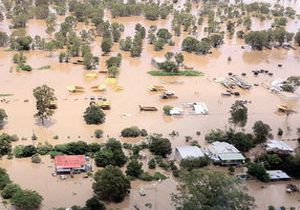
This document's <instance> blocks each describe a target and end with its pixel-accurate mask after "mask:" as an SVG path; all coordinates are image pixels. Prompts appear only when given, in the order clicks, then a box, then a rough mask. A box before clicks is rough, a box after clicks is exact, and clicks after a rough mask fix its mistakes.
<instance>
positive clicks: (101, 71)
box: [98, 70, 108, 74]
mask: <svg viewBox="0 0 300 210" xmlns="http://www.w3.org/2000/svg"><path fill="white" fill-rule="evenodd" d="M98 72H99V73H100V74H107V73H108V70H100V71H98Z"/></svg>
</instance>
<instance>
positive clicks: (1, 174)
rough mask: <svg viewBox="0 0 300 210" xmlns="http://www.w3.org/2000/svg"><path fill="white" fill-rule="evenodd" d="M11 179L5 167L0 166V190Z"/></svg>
mask: <svg viewBox="0 0 300 210" xmlns="http://www.w3.org/2000/svg"><path fill="white" fill-rule="evenodd" d="M10 183H11V181H10V179H9V176H8V174H7V172H6V170H5V169H3V168H0V190H3V189H4V188H5V186H7V185H8V184H10Z"/></svg>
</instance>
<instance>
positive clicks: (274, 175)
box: [267, 170, 291, 181]
mask: <svg viewBox="0 0 300 210" xmlns="http://www.w3.org/2000/svg"><path fill="white" fill-rule="evenodd" d="M267 174H268V175H269V177H270V179H271V180H272V181H276V180H288V179H291V177H290V176H289V175H287V174H286V173H285V172H284V171H281V170H269V171H267Z"/></svg>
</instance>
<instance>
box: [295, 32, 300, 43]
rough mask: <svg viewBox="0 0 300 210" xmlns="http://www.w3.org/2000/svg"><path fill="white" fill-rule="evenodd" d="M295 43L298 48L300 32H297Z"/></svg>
mask: <svg viewBox="0 0 300 210" xmlns="http://www.w3.org/2000/svg"><path fill="white" fill-rule="evenodd" d="M294 40H295V42H296V43H297V44H298V46H300V31H298V32H297V33H296V35H295V37H294Z"/></svg>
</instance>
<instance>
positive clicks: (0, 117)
mask: <svg viewBox="0 0 300 210" xmlns="http://www.w3.org/2000/svg"><path fill="white" fill-rule="evenodd" d="M6 119H7V114H6V112H5V110H4V109H0V129H1V128H2V127H3V124H4V122H5V120H6Z"/></svg>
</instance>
